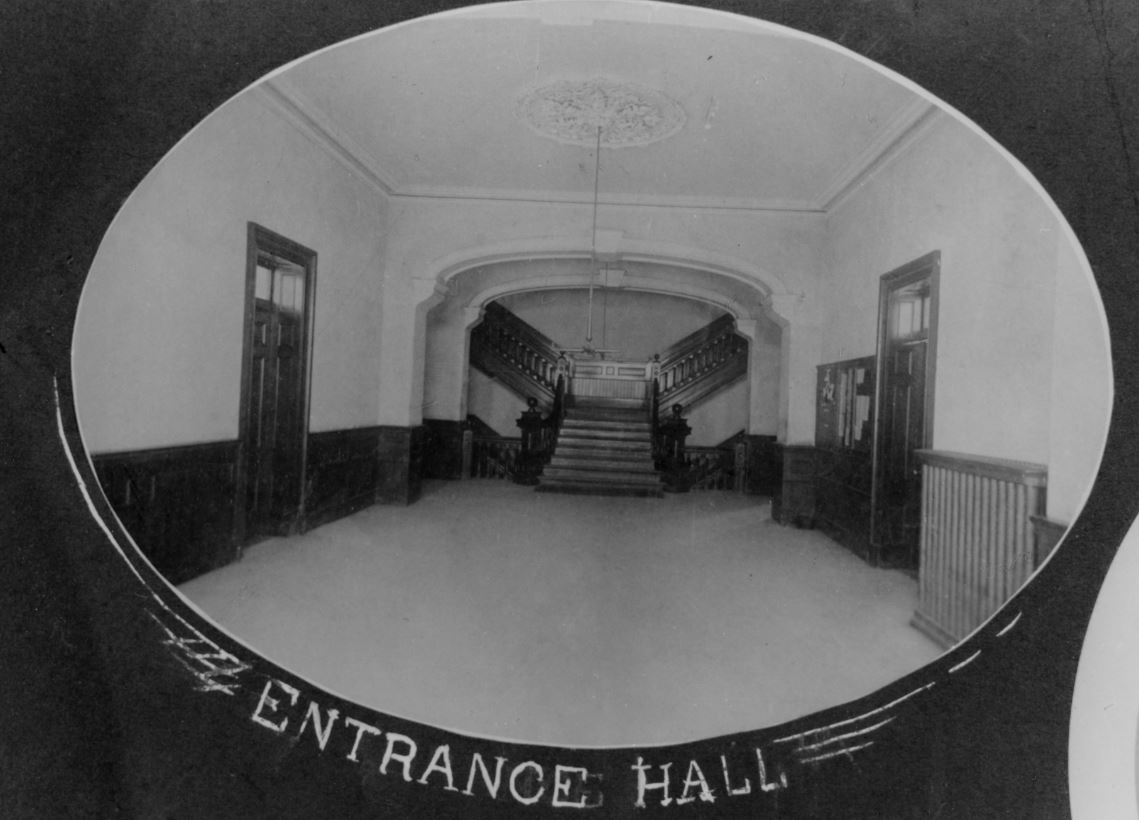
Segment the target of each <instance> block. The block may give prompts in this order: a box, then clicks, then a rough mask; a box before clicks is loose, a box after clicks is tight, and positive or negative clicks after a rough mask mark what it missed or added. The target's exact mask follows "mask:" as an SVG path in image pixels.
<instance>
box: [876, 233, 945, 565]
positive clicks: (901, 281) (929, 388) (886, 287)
mask: <svg viewBox="0 0 1139 820" xmlns="http://www.w3.org/2000/svg"><path fill="white" fill-rule="evenodd" d="M922 280H928V281H929V298H930V308H929V338H928V343H927V345H926V356H925V395H924V397H923V398H924V401H923V404H924V416H925V420H924V429H923V431H922V438H923V441H922V442H921V446H922V448H925V449H929V448H931V447H932V446H933V411H934V385H935V384H936V381H937V370H936V366H937V325H938V317H937V314H938V302H939V295H938V293H939V290H940V280H941V251H931V252H930V253H927V254H925V255H924V256H921V257H919V258H917V259H915V260H913V261H912V262H907V263H906V264H905V265H902V266H901V267H899V268H895V269H894V270H892V271H890V272H889V273H885V274H883V275H882V277H881V279H880V280H879V284H878V351H877V355H876V363H875V384H874V416H875V418H874V443H873V451H872V452H873V456H872V458H871V474H872V480H871V482H870V544H871V551H872V561H871V563H873V564H879V563H880V557H881V546H882V542H881V538H880V535H881V534H880V533H879V532H878V531H877V530H878V522H879V515H878V505H879V503H880V501H881V498H880V497H881V494H882V489H881V484H882V478H883V476H882V453H881V446H882V441H883V435H884V427H885V423H886V417H887V413H886V406H885V403H886V399H887V396H886V390H887V387H888V385H887V384H886V368H887V365H888V359H889V357H888V355H887V353H888V347H889V338H888V335H889V327H888V325H889V301H890V295H891V294H892V293H893V292H894V291H897V290H901V289H902V288H904V287H908V286H909V285H912V284H914V283H915V282H920V281H922Z"/></svg>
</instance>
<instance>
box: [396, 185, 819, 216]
mask: <svg viewBox="0 0 1139 820" xmlns="http://www.w3.org/2000/svg"><path fill="white" fill-rule="evenodd" d="M394 196H397V197H406V198H408V199H446V200H454V201H461V200H477V201H484V202H532V203H543V204H554V205H592V204H593V197H592V196H591V195H590V194H589V193H588V192H584V191H581V192H575V191H546V192H542V193H541V194H539V193H538V192H536V191H530V190H505V189H495V188H457V187H456V188H452V187H446V186H441V185H408V186H406V187H404V188H401V189H399V190H398V191H396V192H395V193H394ZM598 203H599V204H600V205H603V206H606V207H617V208H678V209H684V210H712V211H782V212H806V213H821V212H822V209H821V208H819V207H818V206H817V205H816V204H815V203H814V202H811V201H808V200H798V199H760V198H749V197H700V196H653V195H649V194H633V195H620V194H601V195H600V196H599V197H598Z"/></svg>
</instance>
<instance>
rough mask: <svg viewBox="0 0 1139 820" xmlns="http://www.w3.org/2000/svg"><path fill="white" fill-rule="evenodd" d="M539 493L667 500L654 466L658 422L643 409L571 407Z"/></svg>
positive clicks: (596, 404)
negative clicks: (647, 497) (654, 428)
mask: <svg viewBox="0 0 1139 820" xmlns="http://www.w3.org/2000/svg"><path fill="white" fill-rule="evenodd" d="M535 489H536V490H537V491H538V492H546V493H578V494H585V495H634V496H650V497H656V498H659V497H661V496H663V494H664V493H663V485H662V483H661V479H660V474H659V473H658V472H657V470H656V467H655V466H654V464H653V454H652V424H651V422H650V421H649V418H648V414H647V412H646V410H645V409H644V408H643V407H624V406H621V405H620V404H619V403H615V402H606V401H604V400H593V401H590V402H584V401H582V400H580V399H579V400H578V401H577V403H576V404H575V406H573V407H567V408H566V410H565V417H564V418H563V420H562V424H561V430H560V432H559V433H558V439H557V443H556V445H555V447H554V454H553V456H552V457H551V458H550V461H549V463H548V464H547V465H546V467H545V469H544V470H543V471H542V475H541V476H540V478H539V479H538V486H537V487H536V488H535Z"/></svg>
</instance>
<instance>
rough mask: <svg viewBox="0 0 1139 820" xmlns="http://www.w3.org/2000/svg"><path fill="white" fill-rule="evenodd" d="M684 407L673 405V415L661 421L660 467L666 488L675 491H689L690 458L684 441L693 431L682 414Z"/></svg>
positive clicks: (659, 438)
mask: <svg viewBox="0 0 1139 820" xmlns="http://www.w3.org/2000/svg"><path fill="white" fill-rule="evenodd" d="M683 411H684V408H683V407H682V406H681V405H679V404H674V405H672V415H671V416H669V417H668V418H666V419H664V420H663V421H661V422H660V426H659V427H660V435H659V437H658V440H659V442H660V444H659V456H658V458H659V462H658V465H657V466H658V467H659V469H660V470H661V473H662V476H663V478H664V483H665V489H666V490H668V491H670V492H675V493H686V492H688V488H689V482H688V459H687V458H686V457H685V454H684V442H685V440H686V439H687V438H688V436H689V434H690V433H691V432H692V428H691V427H689V426H688V421H687V420H686V419H685V418H683V417H682V416H681V415H680V414H681V413H682V412H683Z"/></svg>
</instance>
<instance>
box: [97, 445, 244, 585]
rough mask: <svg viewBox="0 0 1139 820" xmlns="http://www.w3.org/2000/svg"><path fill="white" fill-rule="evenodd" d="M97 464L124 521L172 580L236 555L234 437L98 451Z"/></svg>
mask: <svg viewBox="0 0 1139 820" xmlns="http://www.w3.org/2000/svg"><path fill="white" fill-rule="evenodd" d="M92 461H93V463H94V466H95V473H96V475H98V476H99V482H100V483H101V484H102V487H103V492H104V493H105V494H106V496H107V499H108V500H109V501H110V502H111V506H112V507H114V509H115V512H116V513H117V514H118V516H119V519H120V520H121V521H122V522H123V525H124V526H125V527H126V528H127V530H128V531H129V532H130V533H131V535H132V536H134V539H135V541H136V543H137V544H138V546H139V548H140V549H141V550H142V552H143V554H145V555H146V557H147V558H148V559H149V560H150V562H151V563H152V564H154V566H155V568H156V569H157V570H158V571H159V572H161V573H162V574H163V575H164V576H165V577H166V578H167V579H168V580H169V581H170V582H171V583H174V584H179V583H182V582H183V581H187V580H189V579H191V578H193V577H195V576H197V575H201V574H202V573H204V572H209V571H210V570H212V569H216V568H218V567H220V566H224V565H225V564H228V563H229V562H230V561H233V560H234V559H235V558H237V556H238V544H237V541H236V539H235V536H234V497H235V493H236V484H235V466H236V462H237V442H236V441H219V442H210V443H207V444H190V445H185V446H179V447H162V448H158V449H152V450H134V451H130V452H121V453H100V454H96V455H93V456H92Z"/></svg>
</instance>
